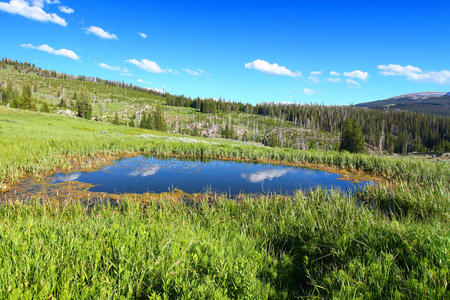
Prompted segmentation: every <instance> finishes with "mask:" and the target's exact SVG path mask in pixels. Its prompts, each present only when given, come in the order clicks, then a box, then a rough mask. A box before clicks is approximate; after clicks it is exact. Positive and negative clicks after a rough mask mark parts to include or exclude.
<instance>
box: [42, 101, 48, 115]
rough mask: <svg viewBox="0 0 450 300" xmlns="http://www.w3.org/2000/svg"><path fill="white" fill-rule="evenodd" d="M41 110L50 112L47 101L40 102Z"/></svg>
mask: <svg viewBox="0 0 450 300" xmlns="http://www.w3.org/2000/svg"><path fill="white" fill-rule="evenodd" d="M41 111H42V112H46V113H49V112H50V108H49V107H48V104H47V102H44V104H42V106H41Z"/></svg>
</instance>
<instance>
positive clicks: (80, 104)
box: [76, 93, 92, 120]
mask: <svg viewBox="0 0 450 300" xmlns="http://www.w3.org/2000/svg"><path fill="white" fill-rule="evenodd" d="M76 105H77V112H78V117H80V118H83V119H86V120H90V119H91V117H92V105H91V103H90V101H89V97H88V95H87V93H81V95H80V96H78V97H77V99H76Z"/></svg>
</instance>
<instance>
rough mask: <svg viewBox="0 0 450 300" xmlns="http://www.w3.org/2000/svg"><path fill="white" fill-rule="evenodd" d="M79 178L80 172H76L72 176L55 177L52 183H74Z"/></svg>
mask: <svg viewBox="0 0 450 300" xmlns="http://www.w3.org/2000/svg"><path fill="white" fill-rule="evenodd" d="M80 176H81V172H76V173H72V174H65V175H56V177H55V179H53V181H52V182H69V181H75V180H77V179H78V178H79V177H80Z"/></svg>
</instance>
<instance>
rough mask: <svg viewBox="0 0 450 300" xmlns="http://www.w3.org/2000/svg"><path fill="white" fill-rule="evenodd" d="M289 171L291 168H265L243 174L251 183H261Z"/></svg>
mask: <svg viewBox="0 0 450 300" xmlns="http://www.w3.org/2000/svg"><path fill="white" fill-rule="evenodd" d="M288 171H289V170H280V169H272V170H264V171H258V172H255V173H246V174H242V178H244V179H246V180H247V181H250V182H251V183H259V182H263V181H264V180H266V179H268V180H272V179H274V178H278V177H281V176H283V175H286V174H287V173H288Z"/></svg>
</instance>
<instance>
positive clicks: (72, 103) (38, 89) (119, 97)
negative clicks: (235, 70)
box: [0, 66, 339, 150]
mask: <svg viewBox="0 0 450 300" xmlns="http://www.w3.org/2000/svg"><path fill="white" fill-rule="evenodd" d="M8 81H9V82H10V83H11V84H12V85H13V86H14V89H15V90H17V93H18V94H20V93H21V92H22V90H23V88H24V87H25V86H26V85H31V89H32V96H33V99H34V100H35V101H36V102H37V104H36V109H37V110H42V107H43V104H44V103H46V104H48V105H49V108H50V111H51V112H53V113H58V114H72V115H75V114H76V111H77V108H76V97H77V95H78V96H79V95H80V94H81V93H86V94H87V96H88V98H89V100H90V102H91V104H92V119H94V120H98V121H104V122H113V121H114V118H115V115H116V114H117V115H118V118H119V122H120V123H122V124H129V123H130V120H132V123H133V126H139V123H140V120H141V119H142V115H143V114H145V113H147V112H151V111H153V110H154V108H155V106H156V105H158V104H161V105H163V109H164V113H165V117H166V122H167V127H168V129H167V130H168V131H169V132H173V133H180V134H185V135H190V136H204V137H223V136H224V134H223V131H224V129H225V128H226V125H227V124H230V125H231V126H232V127H233V130H234V134H235V136H234V139H237V140H245V141H253V142H257V143H264V144H269V143H271V141H270V138H272V139H275V142H272V144H274V145H275V144H276V145H279V146H282V147H291V148H297V149H298V148H301V149H323V150H327V149H336V148H337V147H338V142H339V141H338V136H336V135H335V134H333V133H330V132H326V131H320V130H315V129H311V128H299V127H298V126H295V125H294V124H293V122H289V121H286V120H282V119H279V118H271V117H264V116H257V115H253V114H246V113H241V112H229V113H226V112H220V111H217V112H216V113H214V114H205V113H200V111H199V109H195V108H190V107H176V106H169V105H165V104H166V99H165V98H163V97H161V96H158V95H157V94H154V93H148V92H146V91H145V90H135V89H131V88H124V87H120V86H113V85H108V84H102V83H97V82H95V81H80V80H69V79H62V78H48V77H44V76H39V75H37V74H35V73H32V72H21V71H18V70H14V68H12V67H11V66H8V67H7V68H3V69H2V68H0V85H1V84H2V83H3V86H7V82H8ZM63 99H64V103H65V107H61V105H60V104H61V101H62V100H63Z"/></svg>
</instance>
